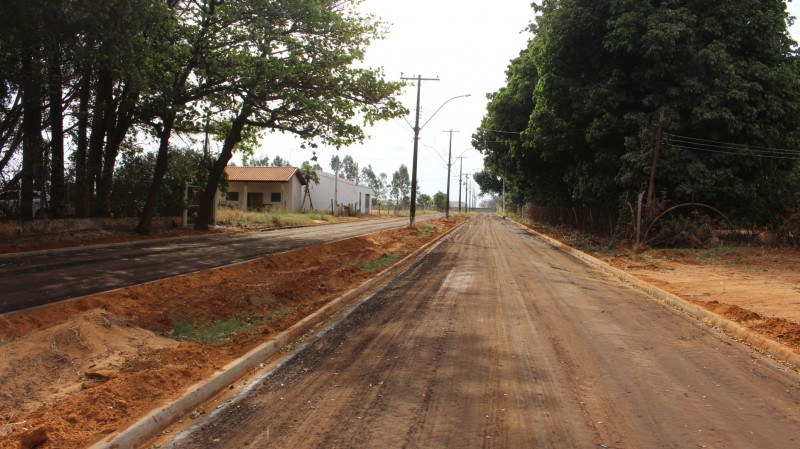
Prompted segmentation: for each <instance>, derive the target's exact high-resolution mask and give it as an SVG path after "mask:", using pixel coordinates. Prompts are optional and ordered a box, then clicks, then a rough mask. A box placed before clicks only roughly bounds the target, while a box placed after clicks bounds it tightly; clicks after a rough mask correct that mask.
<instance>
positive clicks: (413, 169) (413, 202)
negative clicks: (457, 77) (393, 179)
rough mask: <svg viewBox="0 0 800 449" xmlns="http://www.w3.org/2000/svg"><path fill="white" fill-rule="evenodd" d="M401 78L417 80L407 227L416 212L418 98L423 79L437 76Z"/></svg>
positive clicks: (403, 78) (412, 224)
mask: <svg viewBox="0 0 800 449" xmlns="http://www.w3.org/2000/svg"><path fill="white" fill-rule="evenodd" d="M400 79H402V80H415V81H416V82H417V116H416V119H415V120H414V160H413V163H412V164H411V208H410V209H409V215H410V216H411V219H410V223H409V227H411V228H413V227H414V216H415V215H416V213H417V150H418V149H419V130H420V127H419V100H420V95H421V92H422V82H423V81H439V78H423V77H422V76H421V75H417V76H416V77H415V78H407V77H400Z"/></svg>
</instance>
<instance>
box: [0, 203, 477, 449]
mask: <svg viewBox="0 0 800 449" xmlns="http://www.w3.org/2000/svg"><path fill="white" fill-rule="evenodd" d="M461 221H462V219H450V220H438V221H428V222H426V223H425V224H423V225H420V229H423V227H424V232H420V231H416V230H411V229H407V228H403V229H397V230H393V231H387V232H383V233H378V234H373V235H369V236H366V237H362V238H355V239H350V240H345V241H341V242H336V243H332V244H326V245H320V246H316V247H313V248H307V249H302V250H299V251H294V252H290V253H284V254H279V255H275V256H269V257H265V258H262V259H259V260H255V261H251V262H247V263H243V264H239V265H235V266H231V267H225V268H219V269H214V270H208V271H204V272H199V273H194V274H190V275H186V276H180V277H176V278H172V279H167V280H163V281H158V282H154V283H150V284H146V285H140V286H136V287H132V288H128V289H124V290H119V291H114V292H109V293H104V294H98V295H93V296H89V297H85V298H81V299H77V300H71V301H65V302H62V303H58V304H52V305H49V306H45V307H41V308H38V309H36V310H33V311H28V312H22V313H16V314H12V315H8V316H4V317H0V352H2V353H3V354H4V355H5V354H12V355H13V357H4V358H3V360H2V361H0V447H3V448H14V447H22V446H21V445H22V443H21V441H23V440H24V439H25V435H26V433H30V432H39V434H38V435H37V434H33V435H29V436H31V438H32V441H33V440H36V439H41V438H40V437H41V432H42V431H41V430H38V429H44V430H43V432H45V433H46V439H47V441H46V442H45V443H44V444H42V445H41V446H37V447H40V448H59V449H71V448H83V447H86V446H89V445H91V444H92V443H94V442H95V441H98V440H99V439H101V438H102V437H103V436H104V435H106V434H108V433H110V432H113V431H115V430H117V429H120V428H124V427H125V426H126V425H129V424H131V423H132V422H135V421H136V420H137V419H139V418H140V417H141V416H143V415H144V414H146V413H147V412H148V411H150V410H151V409H153V408H154V407H157V406H159V405H163V404H165V403H167V402H169V401H170V400H173V399H175V398H177V397H178V396H179V395H180V394H182V392H183V391H184V390H185V389H186V388H187V387H189V386H191V385H193V384H194V383H196V382H198V381H200V380H202V379H204V378H206V377H208V376H209V375H210V374H211V373H213V372H214V371H215V370H217V369H219V368H221V367H222V366H224V365H225V364H226V363H228V362H229V361H231V360H233V359H235V358H236V357H238V356H240V355H242V354H244V353H245V352H247V351H248V350H249V349H251V348H253V347H254V346H256V345H258V344H259V343H261V342H263V341H265V340H268V339H269V338H270V337H271V336H273V335H275V334H277V333H278V332H280V331H282V330H285V329H286V328H288V327H290V326H291V325H292V324H294V323H295V322H297V321H298V320H300V319H302V318H303V317H305V316H307V315H309V314H310V313H312V312H313V311H315V310H317V309H318V308H319V307H320V306H321V305H323V304H325V303H327V302H328V301H330V300H331V299H333V298H335V297H337V296H339V295H341V294H342V293H343V292H345V291H347V290H350V289H351V288H353V287H354V286H356V285H359V284H361V283H363V282H365V281H366V280H368V279H370V278H372V277H373V276H374V275H375V274H376V273H377V272H378V271H380V270H381V269H383V268H384V267H386V266H387V264H389V263H391V262H393V261H396V260H398V259H399V258H401V257H402V256H405V255H407V254H409V253H411V252H413V251H414V250H416V249H417V248H419V247H421V246H422V245H424V244H426V243H428V242H430V241H431V240H432V239H434V238H436V237H437V236H440V235H442V234H443V233H444V232H446V231H447V230H450V229H452V228H453V227H455V226H457V225H458V224H459V223H460V222H461ZM181 330H183V331H185V332H179V331H181ZM206 334H208V335H206ZM209 336H210V337H209ZM206 337H209V338H212V339H213V340H214V341H213V342H210V343H198V342H196V341H197V340H203V338H206ZM181 339H192V340H194V341H176V340H181Z"/></svg>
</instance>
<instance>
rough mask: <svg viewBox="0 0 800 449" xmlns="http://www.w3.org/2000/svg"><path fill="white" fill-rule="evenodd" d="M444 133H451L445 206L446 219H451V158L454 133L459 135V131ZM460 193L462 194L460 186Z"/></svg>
mask: <svg viewBox="0 0 800 449" xmlns="http://www.w3.org/2000/svg"><path fill="white" fill-rule="evenodd" d="M443 132H446V133H450V145H449V146H448V147H447V202H446V203H445V206H444V218H450V167H451V166H452V165H453V164H452V163H451V162H450V158H451V157H452V156H453V133H457V132H458V131H454V130H452V129H450V130H445V131H443ZM459 192H461V187H460V186H459Z"/></svg>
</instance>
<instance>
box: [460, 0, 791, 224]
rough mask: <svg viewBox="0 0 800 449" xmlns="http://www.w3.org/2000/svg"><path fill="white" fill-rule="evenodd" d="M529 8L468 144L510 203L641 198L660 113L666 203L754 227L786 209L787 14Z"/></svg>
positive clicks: (603, 4)
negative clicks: (522, 33) (502, 183)
mask: <svg viewBox="0 0 800 449" xmlns="http://www.w3.org/2000/svg"><path fill="white" fill-rule="evenodd" d="M534 7H535V9H536V10H537V11H538V12H539V13H540V15H539V16H538V18H537V20H536V23H535V24H532V25H531V31H532V33H533V36H532V38H531V40H530V41H529V43H528V45H527V48H525V49H524V50H523V51H522V52H521V53H520V55H519V56H518V57H517V58H515V59H514V60H513V61H512V62H511V64H510V66H509V68H508V70H507V72H506V76H507V78H506V85H505V86H504V87H503V88H501V89H500V90H498V91H497V92H495V93H493V94H490V95H489V100H490V102H489V105H488V107H487V113H486V115H485V117H484V119H483V121H482V123H481V126H480V128H479V129H478V130H477V131H476V133H475V134H474V135H473V146H474V147H475V148H477V149H479V150H481V151H482V152H483V153H484V154H485V155H486V171H487V173H488V174H491V175H492V176H498V175H499V176H502V177H503V178H504V179H505V180H506V183H507V184H506V186H507V188H511V189H513V190H515V191H516V193H517V195H516V197H517V198H521V199H523V200H524V201H530V202H534V203H536V204H538V205H543V206H548V205H560V206H572V205H584V206H594V205H601V204H615V203H616V202H617V201H619V200H620V199H621V198H623V197H624V195H625V194H626V193H627V192H639V191H642V190H643V189H644V188H646V187H647V180H648V177H649V175H650V169H651V166H652V162H653V159H654V151H655V147H656V140H657V137H656V136H657V130H658V125H659V117H660V116H661V114H660V113H661V111H663V115H664V119H663V122H662V125H663V130H664V132H665V137H664V139H663V146H662V149H663V151H662V154H661V157H660V159H659V160H658V164H657V177H656V180H655V185H656V191H657V193H658V196H659V197H661V199H662V200H663V199H666V200H669V201H674V202H688V201H698V202H704V203H708V204H711V205H714V206H715V207H717V208H720V209H722V210H724V211H726V212H727V213H729V214H731V215H733V216H749V217H752V218H759V219H765V218H767V217H769V216H770V215H772V216H775V215H778V214H777V213H776V211H780V210H782V209H783V207H785V206H786V205H788V204H789V203H790V202H791V200H793V198H794V195H795V194H796V193H797V192H798V190H797V186H796V183H795V182H794V179H795V178H794V177H792V176H790V175H791V173H792V172H793V170H795V169H796V167H797V159H800V65H799V64H798V54H797V50H796V47H795V43H794V42H793V41H792V40H791V38H790V37H789V35H788V31H787V21H788V20H789V19H788V15H787V12H786V8H785V3H784V2H783V1H777V0H770V1H755V0H737V1H730V2H724V3H722V4H713V5H712V4H710V3H703V2H683V1H659V2H650V1H630V0H597V1H591V2H590V1H581V0H545V1H544V2H542V3H541V5H540V6H536V5H534ZM479 183H480V181H479ZM481 185H482V187H483V183H481Z"/></svg>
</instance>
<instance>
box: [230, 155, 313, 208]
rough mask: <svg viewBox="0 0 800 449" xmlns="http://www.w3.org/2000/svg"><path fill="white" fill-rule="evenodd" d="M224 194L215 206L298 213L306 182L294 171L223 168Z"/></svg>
mask: <svg viewBox="0 0 800 449" xmlns="http://www.w3.org/2000/svg"><path fill="white" fill-rule="evenodd" d="M225 173H227V175H228V191H227V192H226V193H225V195H224V196H222V195H221V194H220V195H219V196H218V198H219V205H221V206H224V207H233V208H237V209H246V210H262V211H273V210H274V211H295V212H296V211H300V210H301V207H302V203H303V194H304V193H305V188H304V186H305V185H306V184H307V181H306V179H305V178H304V177H303V175H302V174H301V173H300V170H298V169H297V168H296V167H234V166H229V167H225Z"/></svg>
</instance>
